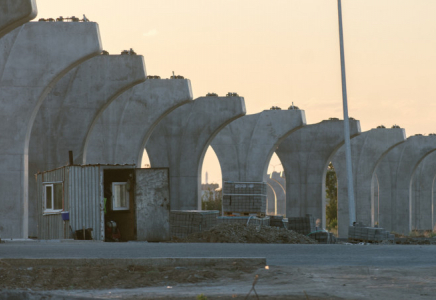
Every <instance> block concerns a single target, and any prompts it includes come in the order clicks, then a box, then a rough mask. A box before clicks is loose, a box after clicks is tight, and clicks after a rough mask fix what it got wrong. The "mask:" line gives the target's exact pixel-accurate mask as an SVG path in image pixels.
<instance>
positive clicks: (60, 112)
mask: <svg viewBox="0 0 436 300" xmlns="http://www.w3.org/2000/svg"><path fill="white" fill-rule="evenodd" d="M145 79H146V74H145V69H144V59H143V57H142V56H139V55H138V56H132V55H99V56H96V57H93V58H91V59H90V60H87V61H85V62H83V63H82V64H80V65H79V66H77V67H76V68H74V69H72V70H71V71H70V72H68V73H67V74H66V75H65V76H63V77H62V78H61V79H60V80H59V81H58V82H57V84H56V85H55V86H54V88H53V90H52V91H51V92H50V93H49V94H48V95H47V98H46V100H45V101H44V103H43V104H42V105H41V107H40V109H39V111H38V114H37V116H36V119H35V122H34V125H33V128H32V133H31V137H30V146H29V170H30V171H29V185H30V186H29V235H30V236H35V235H36V230H35V229H36V225H37V224H36V220H37V218H36V215H35V214H36V204H37V203H36V199H37V194H36V184H35V181H34V180H32V178H34V174H36V173H37V172H43V171H48V170H52V169H55V168H59V167H61V166H65V165H67V164H68V151H70V150H71V151H73V154H74V163H75V164H81V163H82V160H83V150H84V147H85V141H86V138H87V136H88V133H89V132H90V131H91V130H92V125H93V121H94V120H95V119H96V118H98V116H99V115H101V114H102V112H103V111H104V109H105V108H106V107H108V105H109V104H110V103H111V102H112V101H113V100H114V99H115V98H116V97H117V96H119V95H120V94H122V93H123V92H124V91H126V90H128V89H130V88H131V87H132V86H134V85H136V84H138V83H141V82H143V81H145Z"/></svg>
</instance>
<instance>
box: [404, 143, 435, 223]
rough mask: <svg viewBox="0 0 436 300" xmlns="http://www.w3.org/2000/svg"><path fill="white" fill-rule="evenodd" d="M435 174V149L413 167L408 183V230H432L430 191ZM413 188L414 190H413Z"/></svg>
mask: <svg viewBox="0 0 436 300" xmlns="http://www.w3.org/2000/svg"><path fill="white" fill-rule="evenodd" d="M435 174H436V148H435V149H434V150H432V151H430V152H428V153H427V154H425V155H424V156H423V157H422V158H421V159H420V161H419V162H418V163H417V164H416V165H415V168H414V170H413V174H412V178H411V182H410V194H409V208H410V213H409V216H410V219H409V222H410V229H411V230H413V229H418V230H432V229H433V228H432V226H431V224H432V223H431V211H432V206H431V195H430V193H431V191H432V188H431V187H432V185H433V178H434V176H435ZM414 186H415V188H414Z"/></svg>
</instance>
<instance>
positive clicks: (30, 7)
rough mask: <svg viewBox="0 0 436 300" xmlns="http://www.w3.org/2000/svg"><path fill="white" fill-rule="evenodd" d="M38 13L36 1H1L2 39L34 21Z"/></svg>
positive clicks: (0, 25)
mask: <svg viewBox="0 0 436 300" xmlns="http://www.w3.org/2000/svg"><path fill="white" fill-rule="evenodd" d="M37 13H38V9H37V7H36V0H0V39H1V38H2V37H3V36H4V35H6V34H7V33H9V32H10V31H12V30H14V29H15V28H17V27H19V26H21V25H23V24H25V23H27V22H29V21H30V20H32V19H34V18H35V17H36V15H37Z"/></svg>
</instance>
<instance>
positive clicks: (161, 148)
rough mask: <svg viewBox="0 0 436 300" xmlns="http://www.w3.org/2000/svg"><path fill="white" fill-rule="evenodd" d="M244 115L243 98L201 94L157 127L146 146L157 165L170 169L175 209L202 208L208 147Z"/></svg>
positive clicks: (151, 159) (172, 204)
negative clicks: (203, 179) (204, 165)
mask: <svg viewBox="0 0 436 300" xmlns="http://www.w3.org/2000/svg"><path fill="white" fill-rule="evenodd" d="M243 115H245V103H244V99H243V98H241V97H201V98H198V99H196V100H195V101H193V102H190V103H188V104H185V105H183V106H181V107H179V108H177V109H176V110H174V111H173V112H171V113H170V114H169V115H168V116H166V117H165V118H164V119H163V120H162V121H161V122H160V123H159V124H158V126H156V128H155V130H154V132H153V133H152V135H151V136H150V138H149V141H148V143H147V144H146V149H147V153H148V156H149V158H150V164H151V166H152V167H153V168H155V167H169V169H170V192H171V209H173V210H174V209H198V207H199V203H200V192H199V188H200V186H201V168H202V165H203V159H204V155H205V153H206V150H207V148H208V146H209V145H210V143H211V141H212V140H213V138H214V137H215V136H216V135H217V133H218V132H219V131H220V130H221V129H222V128H224V127H225V126H226V125H227V124H229V123H230V122H232V121H233V120H235V119H237V118H239V117H241V116H243Z"/></svg>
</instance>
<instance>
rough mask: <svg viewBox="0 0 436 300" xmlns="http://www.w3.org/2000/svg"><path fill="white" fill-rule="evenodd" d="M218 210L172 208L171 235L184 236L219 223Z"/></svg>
mask: <svg viewBox="0 0 436 300" xmlns="http://www.w3.org/2000/svg"><path fill="white" fill-rule="evenodd" d="M218 214H219V211H218V210H172V211H171V212H170V230H171V236H172V237H177V238H184V237H186V236H188V235H190V234H192V233H196V232H202V231H206V230H209V229H211V228H212V227H214V226H216V225H217V217H218Z"/></svg>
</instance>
